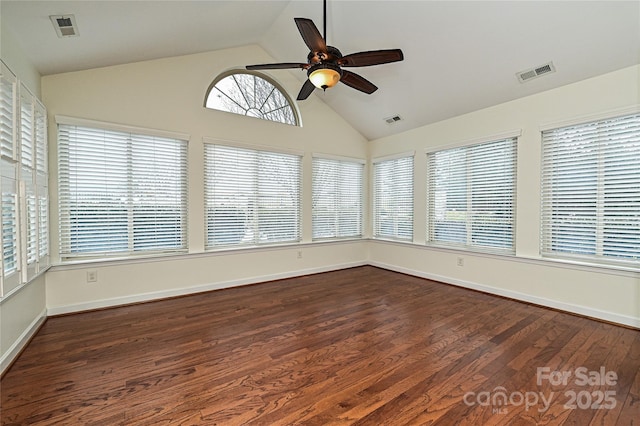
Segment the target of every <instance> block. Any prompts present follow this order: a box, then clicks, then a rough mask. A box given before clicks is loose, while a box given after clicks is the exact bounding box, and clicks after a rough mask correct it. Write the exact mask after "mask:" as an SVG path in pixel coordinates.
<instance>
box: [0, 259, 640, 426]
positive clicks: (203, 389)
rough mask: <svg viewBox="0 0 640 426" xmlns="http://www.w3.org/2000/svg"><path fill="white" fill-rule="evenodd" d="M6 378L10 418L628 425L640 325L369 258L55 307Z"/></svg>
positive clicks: (635, 404) (638, 377)
mask: <svg viewBox="0 0 640 426" xmlns="http://www.w3.org/2000/svg"><path fill="white" fill-rule="evenodd" d="M545 368H546V369H548V370H545ZM601 369H604V373H605V374H603V375H601V374H600V373H601ZM562 371H564V372H568V373H565V377H566V379H567V380H565V382H566V383H562V377H563V376H562V375H561V373H554V372H562ZM567 374H570V375H569V376H567ZM596 374H597V375H598V376H599V377H596ZM613 375H615V376H616V378H615V379H614V378H613ZM586 379H588V380H586ZM605 379H606V380H605ZM614 382H615V383H614ZM0 386H1V388H0V394H1V396H0V397H1V404H2V405H1V409H0V410H1V411H0V413H1V414H0V416H1V419H2V424H3V425H13V424H29V425H53V424H56V425H60V424H62V425H125V424H126V425H194V424H205V425H240V424H257V425H290V424H296V425H298V424H300V425H302V424H308V425H325V424H336V425H337V424H358V425H360V424H362V425H365V424H366V425H394V426H395V425H404V424H407V425H422V424H438V425H454V424H455V425H457V424H472V425H534V424H541V425H564V424H566V425H588V424H593V425H596V424H597V425H632V424H638V423H639V422H640V331H637V330H631V329H627V328H623V327H617V326H614V325H610V324H605V323H601V322H597V321H593V320H589V319H586V318H581V317H577V316H572V315H568V314H564V313H561V312H556V311H553V310H548V309H544V308H540V307H536V306H531V305H527V304H523V303H518V302H514V301H510V300H505V299H501V298H498V297H493V296H490V295H486V294H482V293H477V292H473V291H469V290H465V289H460V288H457V287H453V286H448V285H444V284H440V283H435V282H432V281H428V280H423V279H420V278H415V277H410V276H407V275H403V274H398V273H394V272H390V271H386V270H382V269H377V268H374V267H369V266H366V267H359V268H354V269H348V270H344V271H336V272H329V273H324V274H318V275H312V276H306V277H300V278H294V279H287V280H281V281H275V282H270V283H264V284H259V285H254V286H247V287H239V288H233V289H227V290H220V291H215V292H210V293H205V294H198V295H193V296H188V297H182V298H177V299H171V300H163V301H157V302H153V303H146V304H140V305H132V306H125V307H120V308H114V309H108V310H102V311H95V312H87V313H81V314H75V315H69V316H63V317H55V318H50V319H48V320H47V321H46V323H45V324H44V326H43V327H42V329H41V330H40V331H39V333H38V334H37V335H36V336H35V338H34V339H33V341H32V342H31V344H30V345H29V346H28V347H27V348H26V350H25V351H24V352H23V353H22V355H21V356H20V358H19V359H18V360H17V361H16V363H15V364H14V365H13V367H12V368H11V369H10V370H9V371H8V372H7V374H6V375H5V376H4V377H3V378H2V381H1V382H0ZM574 395H575V398H574ZM501 396H504V397H506V403H505V400H504V399H503V398H501ZM545 401H546V402H545ZM598 407H599V409H598Z"/></svg>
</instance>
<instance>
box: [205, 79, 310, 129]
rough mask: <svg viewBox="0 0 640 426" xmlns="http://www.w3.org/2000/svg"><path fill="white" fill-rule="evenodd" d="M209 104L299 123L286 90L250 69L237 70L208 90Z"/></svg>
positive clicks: (219, 107) (259, 116) (214, 106)
mask: <svg viewBox="0 0 640 426" xmlns="http://www.w3.org/2000/svg"><path fill="white" fill-rule="evenodd" d="M205 106H206V107H207V108H211V109H217V110H220V111H227V112H232V113H235V114H240V115H247V116H250V117H255V118H260V119H263V120H270V121H276V122H279V123H285V124H290V125H293V126H296V125H298V122H297V119H296V115H295V113H294V111H293V108H292V107H291V105H290V103H289V100H288V99H287V97H286V96H285V95H284V93H283V92H282V91H281V90H279V89H278V88H277V87H276V86H275V85H274V84H273V83H271V82H269V81H268V80H265V79H264V78H262V77H260V76H258V75H255V74H249V73H234V74H231V75H228V76H226V77H224V78H222V79H220V80H219V81H218V82H217V83H215V85H214V86H213V87H212V88H211V89H210V91H209V93H208V94H207V102H206V104H205Z"/></svg>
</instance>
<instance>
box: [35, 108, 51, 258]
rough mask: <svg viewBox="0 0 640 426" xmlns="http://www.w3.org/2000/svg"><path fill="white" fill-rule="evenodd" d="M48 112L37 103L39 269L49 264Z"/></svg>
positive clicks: (36, 153) (36, 152)
mask: <svg viewBox="0 0 640 426" xmlns="http://www.w3.org/2000/svg"><path fill="white" fill-rule="evenodd" d="M47 152H48V147H47V114H46V110H45V108H44V106H43V105H42V104H40V103H39V102H36V104H35V169H36V170H35V172H36V173H35V178H36V180H35V184H36V197H37V199H36V210H37V211H36V212H35V216H36V220H37V223H38V226H37V228H38V244H37V245H38V260H39V269H40V270H42V269H43V268H45V267H47V266H48V265H49V176H48V165H47V164H48V162H47V161H48V160H47V156H48V154H47Z"/></svg>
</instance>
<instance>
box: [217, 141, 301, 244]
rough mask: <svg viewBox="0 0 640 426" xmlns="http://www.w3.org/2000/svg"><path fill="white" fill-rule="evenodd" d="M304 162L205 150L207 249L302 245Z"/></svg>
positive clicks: (222, 149) (251, 151)
mask: <svg viewBox="0 0 640 426" xmlns="http://www.w3.org/2000/svg"><path fill="white" fill-rule="evenodd" d="M300 187H301V157H300V156H299V155H294V154H285V153H276V152H268V151H261V150H254V149H246V148H238V147H231V146H224V145H215V144H206V145H205V203H206V218H207V247H208V248H219V247H229V246H255V245H262V244H277V243H287V242H297V241H300V214H301V213H300V196H301V191H300Z"/></svg>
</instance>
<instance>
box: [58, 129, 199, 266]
mask: <svg viewBox="0 0 640 426" xmlns="http://www.w3.org/2000/svg"><path fill="white" fill-rule="evenodd" d="M67 121H68V123H67ZM90 124H92V123H90ZM99 126H100V124H99V123H98V124H97V125H91V126H87V125H84V124H80V125H76V124H75V123H74V119H65V118H61V119H59V124H58V150H59V152H58V162H59V165H58V167H59V189H58V191H59V209H60V255H61V257H62V258H63V259H64V258H73V257H78V256H92V257H106V256H114V255H117V256H123V255H140V254H150V253H158V252H176V251H183V250H186V248H187V242H186V240H187V238H186V230H187V226H186V221H187V218H186V213H187V204H186V200H187V141H186V139H187V137H184V139H182V138H176V137H168V136H164V132H156V131H146V130H140V129H135V131H131V130H129V129H125V128H124V127H123V128H122V130H119V127H118V126H109V125H105V127H104V128H100V127H99Z"/></svg>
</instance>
